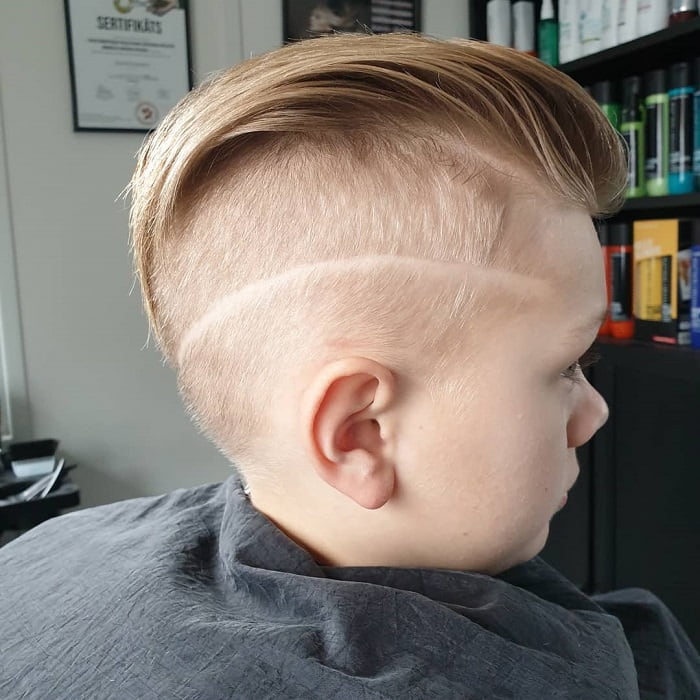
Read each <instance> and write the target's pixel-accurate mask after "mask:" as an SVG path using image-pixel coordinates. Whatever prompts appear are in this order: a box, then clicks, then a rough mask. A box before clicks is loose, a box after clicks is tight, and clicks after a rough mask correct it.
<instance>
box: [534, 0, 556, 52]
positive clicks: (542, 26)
mask: <svg viewBox="0 0 700 700" xmlns="http://www.w3.org/2000/svg"><path fill="white" fill-rule="evenodd" d="M537 55H538V56H539V57H540V61H543V62H544V63H548V64H549V65H550V66H558V65H559V25H558V24H557V20H556V19H555V18H554V5H553V4H552V0H542V9H541V10H540V21H539V24H538V25H537Z"/></svg>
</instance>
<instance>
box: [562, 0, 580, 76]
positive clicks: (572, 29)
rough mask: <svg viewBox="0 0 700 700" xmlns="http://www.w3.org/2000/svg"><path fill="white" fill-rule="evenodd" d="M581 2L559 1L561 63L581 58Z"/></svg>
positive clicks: (574, 0)
mask: <svg viewBox="0 0 700 700" xmlns="http://www.w3.org/2000/svg"><path fill="white" fill-rule="evenodd" d="M579 32H580V30H579V0H559V61H560V62H561V63H567V62H568V61H575V60H576V59H577V58H580V56H581V35H580V33H579Z"/></svg>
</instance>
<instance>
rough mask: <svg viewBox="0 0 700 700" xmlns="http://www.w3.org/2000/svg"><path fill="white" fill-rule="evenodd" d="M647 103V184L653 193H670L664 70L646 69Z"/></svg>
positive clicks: (659, 195)
mask: <svg viewBox="0 0 700 700" xmlns="http://www.w3.org/2000/svg"><path fill="white" fill-rule="evenodd" d="M644 104H645V107H646V140H645V149H644V150H645V166H644V174H645V181H646V188H647V193H648V194H649V195H651V196H652V197H662V196H664V195H667V194H668V92H667V87H666V71H665V70H663V69H658V70H653V71H650V72H649V73H647V75H646V97H645V98H644Z"/></svg>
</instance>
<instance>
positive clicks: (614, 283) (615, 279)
mask: <svg viewBox="0 0 700 700" xmlns="http://www.w3.org/2000/svg"><path fill="white" fill-rule="evenodd" d="M631 265H632V255H631V254H630V253H629V252H627V251H624V250H623V251H619V252H616V253H612V255H611V256H610V286H611V289H612V293H611V299H610V320H611V321H629V320H630V319H631V318H632V278H631V273H632V267H631Z"/></svg>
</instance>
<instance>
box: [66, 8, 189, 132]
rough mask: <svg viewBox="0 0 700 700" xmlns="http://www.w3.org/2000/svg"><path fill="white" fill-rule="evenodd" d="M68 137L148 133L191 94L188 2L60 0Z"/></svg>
mask: <svg viewBox="0 0 700 700" xmlns="http://www.w3.org/2000/svg"><path fill="white" fill-rule="evenodd" d="M64 3H65V10H66V31H67V34H68V53H69V56H70V72H71V85H72V90H73V128H74V130H75V131H150V130H151V129H153V128H155V127H156V126H157V124H158V122H159V121H160V120H161V119H162V118H163V116H164V115H165V114H166V113H167V112H168V111H169V110H170V109H171V107H173V106H174V105H175V104H176V103H177V102H179V100H180V99H181V98H182V97H184V95H185V94H186V93H187V92H189V91H190V90H191V88H192V71H191V58H190V45H189V23H188V22H189V21H188V13H187V0H64Z"/></svg>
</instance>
